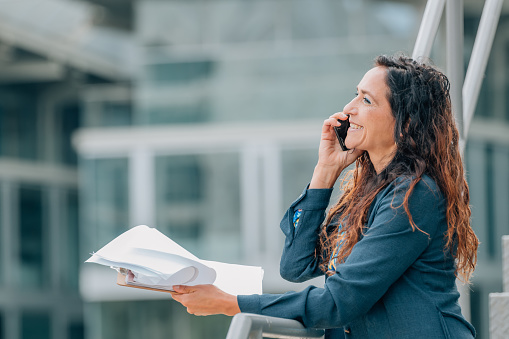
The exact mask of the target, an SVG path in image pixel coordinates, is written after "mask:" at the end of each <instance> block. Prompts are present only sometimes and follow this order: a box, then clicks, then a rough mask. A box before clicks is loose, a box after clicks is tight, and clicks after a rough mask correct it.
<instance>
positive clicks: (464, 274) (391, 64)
mask: <svg viewBox="0 0 509 339" xmlns="http://www.w3.org/2000/svg"><path fill="white" fill-rule="evenodd" d="M375 66H381V67H385V68H387V76H386V84H387V87H388V89H389V91H388V94H387V97H388V101H389V103H390V106H391V109H392V114H393V116H394V118H395V127H394V140H395V142H396V145H397V150H396V153H395V155H394V157H393V159H392V161H391V162H390V163H389V164H388V165H387V167H386V168H385V169H384V170H383V171H381V172H380V173H378V174H377V173H376V171H375V168H374V167H373V164H372V163H371V160H370V159H369V155H368V153H367V152H364V153H363V154H362V155H361V156H360V157H359V158H358V159H357V161H356V164H355V169H354V170H352V171H351V173H350V174H351V175H349V176H348V177H347V179H345V180H344V181H343V184H342V188H343V190H344V193H343V195H342V196H341V198H340V199H339V201H338V203H337V204H336V205H335V206H334V207H332V208H331V210H330V211H329V213H328V215H327V218H326V220H325V225H329V226H327V227H324V228H323V229H322V232H321V233H320V243H319V253H321V265H320V267H321V269H322V270H323V271H324V272H327V265H328V263H329V260H331V254H332V253H334V250H336V253H335V256H334V258H335V259H336V260H337V262H338V263H341V262H344V260H345V259H346V258H347V257H348V256H349V255H350V253H351V251H352V248H353V247H354V245H355V244H356V243H357V241H358V240H359V238H360V236H361V234H362V232H363V230H364V227H365V223H366V221H367V216H368V210H369V207H370V205H371V203H372V202H373V200H374V198H375V196H376V195H377V194H378V193H379V192H380V191H381V190H382V189H384V188H385V187H386V186H387V185H388V184H389V183H391V182H392V181H393V180H394V179H395V178H397V177H400V176H407V177H409V178H412V180H411V183H410V186H409V189H408V191H407V192H406V194H405V198H404V202H403V206H404V208H405V211H406V213H407V215H408V218H409V220H410V224H411V226H412V228H413V229H414V231H415V230H416V229H417V230H419V231H421V230H420V229H419V228H418V227H417V225H416V224H415V223H414V221H413V219H412V215H411V213H410V210H409V207H408V200H409V198H410V195H411V194H412V191H413V189H414V187H415V185H416V184H417V183H418V182H419V181H420V180H421V178H422V176H423V175H424V174H427V175H428V176H429V177H431V178H432V179H433V180H434V181H435V182H436V183H437V185H438V187H439V188H440V190H441V192H442V193H443V194H444V196H445V198H446V201H447V209H446V217H447V225H448V230H447V232H446V233H445V235H444V237H445V247H446V249H447V250H449V251H450V253H451V255H452V256H453V257H454V259H455V261H456V275H457V276H459V277H460V278H461V279H462V280H463V281H464V282H468V281H469V280H470V276H471V274H472V272H473V271H474V269H475V265H476V262H477V247H478V244H479V241H478V239H477V237H476V235H475V234H474V232H473V230H472V228H471V226H470V215H471V211H470V206H469V200H470V196H469V189H468V184H467V182H466V180H465V175H464V172H463V163H462V160H461V154H460V150H459V145H458V142H459V134H458V130H457V128H456V125H455V121H454V116H453V113H452V109H451V100H450V95H449V88H450V84H449V80H448V79H447V77H446V76H445V75H444V74H443V73H442V72H440V71H439V70H438V69H436V68H435V67H433V66H431V65H429V64H426V63H423V62H417V61H415V60H413V59H411V58H408V57H405V56H385V55H382V56H378V57H377V58H376V59H375ZM338 220H342V225H341V232H340V236H339V237H338V232H339V226H338ZM339 242H341V246H339V249H338V243H339ZM328 274H334V272H328Z"/></svg>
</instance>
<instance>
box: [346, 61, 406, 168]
mask: <svg viewBox="0 0 509 339" xmlns="http://www.w3.org/2000/svg"><path fill="white" fill-rule="evenodd" d="M386 72H387V69H386V68H385V67H375V68H372V69H371V70H369V71H368V72H367V73H366V74H365V75H364V77H363V78H362V80H361V82H360V83H359V85H358V86H357V93H356V96H355V98H353V100H352V101H350V103H348V104H347V105H346V106H345V108H344V109H343V113H345V114H349V115H350V128H349V129H348V134H347V136H346V139H345V143H346V146H347V147H348V148H350V149H353V148H356V149H361V150H365V151H367V152H368V153H369V156H370V159H371V161H372V162H373V164H374V165H375V168H376V167H377V166H376V165H377V164H376V163H375V162H376V161H380V160H382V159H384V158H385V157H386V156H391V158H392V155H393V154H394V152H395V150H396V144H395V142H394V123H395V119H394V117H393V115H392V111H391V107H390V104H389V101H388V100H387V94H388V93H389V88H388V87H387V85H386V80H385V79H386V74H387V73H386ZM377 159H378V160H377Z"/></svg>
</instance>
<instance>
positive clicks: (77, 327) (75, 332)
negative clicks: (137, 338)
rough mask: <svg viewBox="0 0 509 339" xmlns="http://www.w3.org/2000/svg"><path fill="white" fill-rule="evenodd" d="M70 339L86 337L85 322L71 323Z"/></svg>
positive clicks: (83, 338)
mask: <svg viewBox="0 0 509 339" xmlns="http://www.w3.org/2000/svg"><path fill="white" fill-rule="evenodd" d="M126 338H127V337H126ZM69 339H85V326H84V325H83V323H81V322H79V323H76V322H74V323H71V324H69Z"/></svg>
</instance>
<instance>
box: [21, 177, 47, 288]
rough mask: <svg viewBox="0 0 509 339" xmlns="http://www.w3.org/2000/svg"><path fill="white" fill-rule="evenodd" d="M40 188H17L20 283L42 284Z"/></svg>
mask: <svg viewBox="0 0 509 339" xmlns="http://www.w3.org/2000/svg"><path fill="white" fill-rule="evenodd" d="M42 196H43V192H42V189H41V188H38V187H32V186H21V187H20V190H19V219H18V220H19V239H20V243H19V258H20V280H21V281H20V283H21V285H23V286H42V285H43V284H44V283H45V280H46V279H44V277H45V276H47V275H45V274H43V272H44V247H45V241H44V238H45V237H44V232H43V224H44V221H43V219H44V211H43V197H42Z"/></svg>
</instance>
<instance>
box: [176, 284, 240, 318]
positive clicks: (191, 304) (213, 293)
mask: <svg viewBox="0 0 509 339" xmlns="http://www.w3.org/2000/svg"><path fill="white" fill-rule="evenodd" d="M173 290H174V291H175V292H170V293H171V295H172V297H173V299H175V300H176V301H178V302H179V303H181V304H182V305H183V306H184V307H186V308H187V312H188V313H190V314H194V315H212V314H225V315H230V316H233V315H235V314H237V313H240V308H239V304H238V303H237V297H236V296H234V295H231V294H228V293H225V292H223V291H221V290H220V289H219V288H217V287H216V286H214V285H196V286H182V285H176V286H173Z"/></svg>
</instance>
